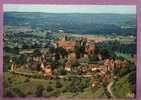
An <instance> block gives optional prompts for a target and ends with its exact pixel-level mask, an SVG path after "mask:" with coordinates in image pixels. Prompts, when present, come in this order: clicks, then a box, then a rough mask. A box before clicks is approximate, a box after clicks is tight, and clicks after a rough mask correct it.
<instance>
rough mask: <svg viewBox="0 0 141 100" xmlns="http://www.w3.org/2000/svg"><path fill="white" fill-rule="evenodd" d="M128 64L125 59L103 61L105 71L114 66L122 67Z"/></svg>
mask: <svg viewBox="0 0 141 100" xmlns="http://www.w3.org/2000/svg"><path fill="white" fill-rule="evenodd" d="M127 65H128V62H127V60H123V61H122V60H119V59H116V60H113V59H106V60H105V61H104V66H105V67H106V69H107V71H110V70H113V69H115V68H124V67H126V66H127Z"/></svg>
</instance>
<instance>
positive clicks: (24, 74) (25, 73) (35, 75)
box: [9, 71, 92, 79]
mask: <svg viewBox="0 0 141 100" xmlns="http://www.w3.org/2000/svg"><path fill="white" fill-rule="evenodd" d="M9 72H11V71H9ZM14 74H18V75H22V76H27V77H37V78H38V77H40V76H43V75H42V74H39V75H37V74H33V73H27V72H19V71H16V72H14ZM51 77H52V78H56V77H57V78H62V79H63V78H68V77H78V78H81V77H84V78H89V77H92V75H57V76H56V75H53V76H51ZM40 78H41V77H40Z"/></svg>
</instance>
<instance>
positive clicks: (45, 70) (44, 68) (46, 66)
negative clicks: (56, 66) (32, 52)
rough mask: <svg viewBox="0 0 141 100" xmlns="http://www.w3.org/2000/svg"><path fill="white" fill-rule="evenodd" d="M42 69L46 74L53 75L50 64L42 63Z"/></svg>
mask: <svg viewBox="0 0 141 100" xmlns="http://www.w3.org/2000/svg"><path fill="white" fill-rule="evenodd" d="M41 70H42V72H43V75H44V76H52V75H53V70H52V68H51V66H50V65H49V64H47V65H44V64H43V63H42V64H41Z"/></svg>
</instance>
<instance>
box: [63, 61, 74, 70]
mask: <svg viewBox="0 0 141 100" xmlns="http://www.w3.org/2000/svg"><path fill="white" fill-rule="evenodd" d="M71 66H72V62H71V61H70V60H68V61H67V62H66V63H65V65H64V70H66V71H71V70H72V69H71Z"/></svg>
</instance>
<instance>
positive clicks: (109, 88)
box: [107, 81, 115, 98]
mask: <svg viewBox="0 0 141 100" xmlns="http://www.w3.org/2000/svg"><path fill="white" fill-rule="evenodd" d="M113 83H114V81H112V82H110V83H109V84H108V86H107V90H108V92H109V93H110V95H111V97H112V98H115V96H114V94H113V92H112V90H111V87H112V85H113Z"/></svg>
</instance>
